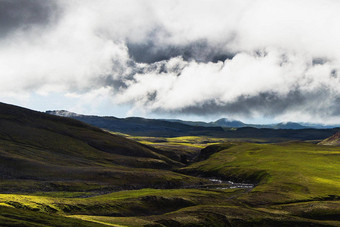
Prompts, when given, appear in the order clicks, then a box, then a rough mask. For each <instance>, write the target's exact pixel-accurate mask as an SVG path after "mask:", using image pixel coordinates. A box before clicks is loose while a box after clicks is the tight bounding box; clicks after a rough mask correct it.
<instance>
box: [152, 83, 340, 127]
mask: <svg viewBox="0 0 340 227" xmlns="http://www.w3.org/2000/svg"><path fill="white" fill-rule="evenodd" d="M328 97H329V91H328V90H327V88H323V89H318V90H316V91H313V92H307V93H306V92H302V91H300V90H293V91H290V92H289V93H288V94H287V95H285V96H282V95H279V94H277V93H275V92H263V93H260V94H258V95H255V96H240V97H239V98H237V99H236V100H235V101H234V102H230V103H224V104H223V103H218V102H216V100H210V101H206V102H204V103H202V104H201V105H194V106H189V107H185V108H183V109H181V110H176V111H174V113H178V112H180V113H184V114H196V115H216V114H219V115H221V114H222V115H235V114H236V115H238V116H243V117H252V116H253V115H254V113H256V112H257V113H261V114H262V115H263V116H265V117H275V116H278V115H281V114H284V113H288V112H291V111H296V110H301V109H304V110H305V111H306V112H307V113H308V114H313V115H314V114H315V115H318V114H320V113H322V112H323V114H324V116H338V115H339V114H340V96H339V97H336V98H335V100H334V102H333V103H334V104H335V105H334V106H332V107H329V106H327V104H326V106H327V109H324V107H325V106H323V105H320V103H322V102H323V101H324V100H325V99H327V98H328ZM153 99H155V97H153ZM156 111H157V112H158V113H165V112H166V111H164V110H162V109H158V110H156ZM167 113H172V112H171V111H170V112H167ZM299 120H301V121H303V120H304V119H299Z"/></svg>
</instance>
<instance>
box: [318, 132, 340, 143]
mask: <svg viewBox="0 0 340 227" xmlns="http://www.w3.org/2000/svg"><path fill="white" fill-rule="evenodd" d="M319 144H320V145H332V146H340V131H339V132H337V133H335V134H334V135H333V136H331V137H328V138H327V139H324V140H323V141H321V142H320V143H319Z"/></svg>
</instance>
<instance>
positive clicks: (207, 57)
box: [127, 40, 235, 64]
mask: <svg viewBox="0 0 340 227" xmlns="http://www.w3.org/2000/svg"><path fill="white" fill-rule="evenodd" d="M127 47H128V50H129V54H130V56H131V57H132V58H133V59H134V60H135V61H136V62H140V63H148V64H150V63H154V62H158V61H164V60H169V59H171V58H173V57H177V56H181V57H182V58H183V59H184V60H186V61H191V60H194V61H197V62H205V63H206V62H217V61H225V60H226V59H231V58H233V57H234V56H235V53H232V52H231V51H225V50H223V49H222V48H221V47H220V46H218V45H209V44H208V43H207V41H205V40H200V41H195V42H192V43H189V44H186V45H166V44H162V45H160V44H157V43H155V42H154V41H148V42H146V43H131V42H129V43H127Z"/></svg>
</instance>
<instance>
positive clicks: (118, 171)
mask: <svg viewBox="0 0 340 227" xmlns="http://www.w3.org/2000/svg"><path fill="white" fill-rule="evenodd" d="M173 166H181V164H180V163H179V162H176V161H173V160H171V159H170V158H168V157H166V156H164V155H162V154H159V153H157V150H156V149H154V148H149V147H147V146H146V145H142V144H139V143H137V142H134V141H132V140H129V139H126V138H124V137H122V136H118V135H112V134H110V133H107V132H104V131H102V130H100V129H98V128H94V127H92V126H89V125H86V124H84V123H81V122H79V121H76V120H73V119H68V118H61V117H56V116H51V115H47V114H43V113H39V112H35V111H31V110H28V109H24V108H19V107H16V106H11V105H6V104H1V103H0V174H1V175H0V177H1V179H2V180H1V182H0V190H1V191H17V190H19V189H22V191H27V190H31V191H36V190H71V191H74V190H78V191H79V190H80V191H82V190H94V189H97V190H103V188H104V189H105V188H107V190H115V189H122V188H140V187H174V186H176V185H177V186H178V185H182V184H191V183H198V182H199V181H200V180H199V179H195V178H193V177H190V176H183V175H181V174H178V173H174V172H172V171H170V170H171V168H172V167H173ZM19 185H20V187H18V186H19Z"/></svg>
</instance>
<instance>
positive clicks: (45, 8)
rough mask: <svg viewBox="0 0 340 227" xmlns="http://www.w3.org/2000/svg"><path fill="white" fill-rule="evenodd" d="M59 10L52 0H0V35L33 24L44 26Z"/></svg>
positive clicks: (53, 18)
mask: <svg viewBox="0 0 340 227" xmlns="http://www.w3.org/2000/svg"><path fill="white" fill-rule="evenodd" d="M60 10H61V9H60V8H59V7H58V5H57V3H56V1H53V0H52V1H44V0H1V1H0V34H1V35H0V36H6V35H8V34H10V33H11V32H15V31H18V30H28V29H30V28H31V27H33V26H46V25H48V24H49V23H52V22H53V21H54V20H56V19H57V17H58V14H59V12H60Z"/></svg>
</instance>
